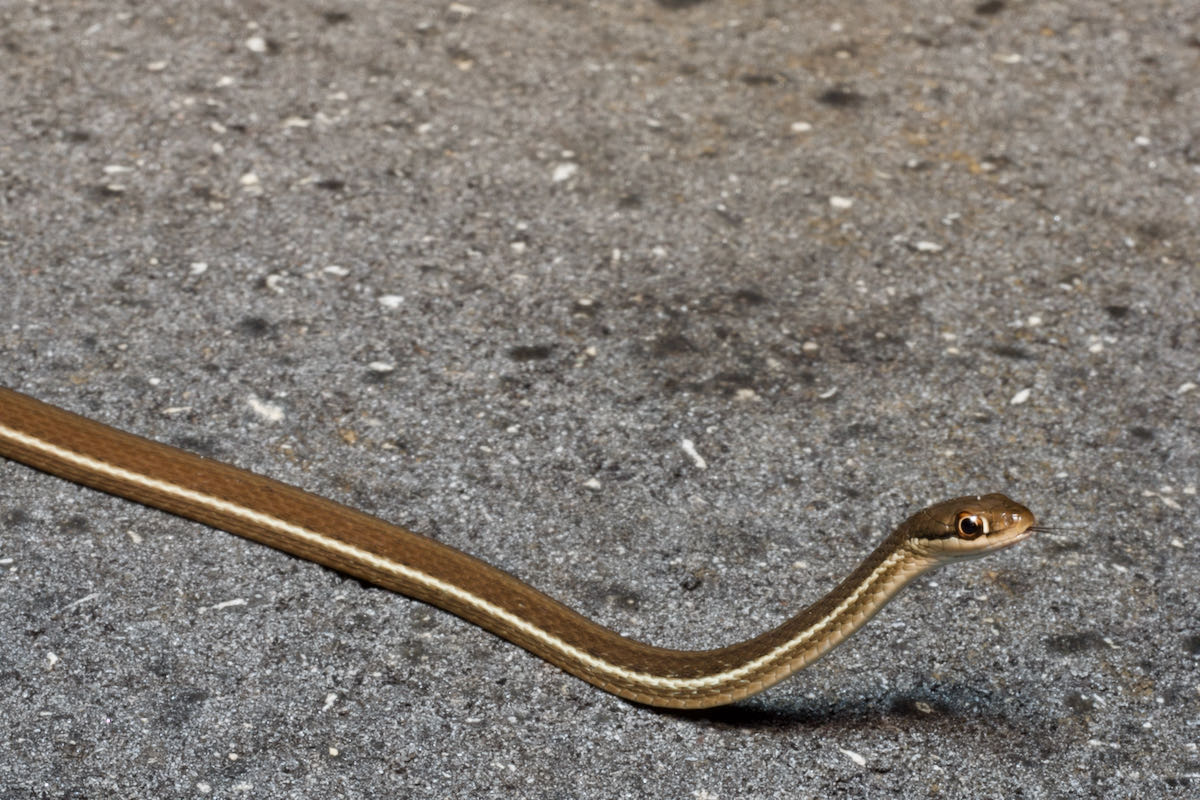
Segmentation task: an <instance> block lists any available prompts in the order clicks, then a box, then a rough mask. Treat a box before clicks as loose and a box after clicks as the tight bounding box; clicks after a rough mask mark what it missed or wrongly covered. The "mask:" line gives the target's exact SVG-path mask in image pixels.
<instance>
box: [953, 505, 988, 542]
mask: <svg viewBox="0 0 1200 800" xmlns="http://www.w3.org/2000/svg"><path fill="white" fill-rule="evenodd" d="M987 532H988V524H987V520H986V519H984V518H983V517H981V516H979V515H978V514H970V513H967V512H965V511H964V512H963V513H961V514H959V515H958V536H959V538H960V539H977V538H979V536H981V535H982V534H985V533H987Z"/></svg>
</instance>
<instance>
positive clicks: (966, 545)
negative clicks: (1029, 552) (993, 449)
mask: <svg viewBox="0 0 1200 800" xmlns="http://www.w3.org/2000/svg"><path fill="white" fill-rule="evenodd" d="M1035 523H1036V520H1035V518H1034V516H1033V512H1032V511H1030V510H1029V509H1028V508H1026V507H1025V506H1023V505H1021V504H1020V503H1017V502H1015V501H1013V500H1010V499H1008V498H1007V497H1005V496H1004V495H1002V494H985V495H981V496H973V497H956V498H954V499H953V500H946V501H945V502H942V503H938V504H937V505H933V506H930V507H929V508H926V509H923V510H921V511H918V512H917V513H916V514H914V515H913V516H912V517H910V518H909V520H908V521H907V522H905V523H904V524H903V525H902V526H900V529H899V530H898V531H897V532H896V533H897V535H899V536H902V537H903V539H904V540H905V544H906V545H907V546H908V547H909V549H911V550H912V551H914V552H916V553H917V554H919V555H922V556H925V557H927V558H932V559H933V560H934V561H936V562H939V563H948V562H951V561H962V560H965V559H968V558H979V557H980V556H984V555H987V554H988V553H994V552H996V551H997V550H1003V549H1004V548H1006V547H1012V546H1013V545H1014V544H1017V543H1018V542H1022V541H1024V540H1025V539H1028V538H1029V536H1030V535H1031V534H1032V533H1033V526H1034V524H1035Z"/></svg>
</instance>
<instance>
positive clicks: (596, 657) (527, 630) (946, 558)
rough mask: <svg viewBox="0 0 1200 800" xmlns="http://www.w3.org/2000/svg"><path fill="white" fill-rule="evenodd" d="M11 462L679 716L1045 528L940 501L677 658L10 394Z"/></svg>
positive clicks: (763, 683) (219, 470) (796, 662)
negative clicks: (364, 589)
mask: <svg viewBox="0 0 1200 800" xmlns="http://www.w3.org/2000/svg"><path fill="white" fill-rule="evenodd" d="M0 456H4V457H6V458H8V459H11V460H13V461H17V462H20V463H23V464H26V465H28V466H30V467H33V468H35V469H38V470H41V471H43V472H46V473H49V474H51V475H55V476H58V477H60V478H64V479H66V480H68V481H73V482H75V483H78V484H82V485H84V486H88V487H91V488H93V489H98V490H100V491H103V492H108V493H110V494H113V495H116V496H118V497H122V498H126V499H128V500H132V501H135V502H137V503H141V504H143V505H146V506H150V507H153V508H157V509H161V510H163V511H167V512H170V513H172V514H176V515H178V516H181V517H185V518H187V519H191V520H195V521H197V522H200V523H203V524H205V525H208V526H211V527H213V528H217V529H220V530H224V531H228V532H229V533H233V534H236V535H239V536H243V537H245V538H247V539H251V540H253V541H256V542H260V543H262V544H265V545H268V546H270V547H273V548H276V549H278V550H282V551H284V552H285V553H289V554H291V555H294V556H298V557H299V558H302V559H307V560H309V561H313V562H316V563H317V564H322V565H324V566H326V567H329V568H331V569H333V570H336V571H338V572H341V573H344V574H346V575H349V576H353V577H354V578H358V579H360V580H363V581H367V582H369V583H372V584H375V585H378V586H382V587H384V588H387V589H390V590H392V591H395V592H399V593H401V594H404V595H407V596H409V597H412V598H415V599H417V600H420V601H423V602H425V603H429V604H431V605H433V606H436V607H438V608H441V609H443V610H445V611H448V612H450V613H452V614H456V615H458V616H459V617H461V618H463V619H465V620H468V621H470V622H472V623H474V624H476V625H478V626H480V627H482V628H484V629H486V630H488V631H490V632H492V633H494V634H496V635H497V636H499V637H501V638H503V639H506V640H508V641H509V642H512V643H513V644H515V645H518V646H520V647H523V648H525V649H526V650H528V651H530V652H531V653H534V654H535V655H537V656H540V657H541V658H543V659H545V660H546V661H548V662H550V663H551V664H553V665H555V666H557V667H560V668H561V669H563V670H565V671H566V672H568V673H571V674H572V675H575V676H577V677H579V678H581V679H583V680H584V681H587V682H588V683H590V684H592V685H594V686H596V687H598V688H600V689H602V690H604V691H606V692H610V693H612V694H614V695H617V696H618V697H622V698H625V699H627V700H631V701H633V702H635V703H640V704H643V705H648V706H658V707H664V708H676V709H696V708H709V707H713V706H719V705H723V704H727V703H732V702H735V701H738V700H742V699H744V698H747V697H750V696H752V695H755V694H757V693H759V692H761V691H763V690H764V689H767V688H768V687H770V686H773V685H774V684H776V683H778V682H779V681H781V680H783V679H784V678H787V677H788V676H790V675H792V674H793V673H795V672H797V671H799V670H802V669H804V668H805V667H807V666H808V665H809V664H811V663H813V662H814V661H816V660H817V659H819V658H821V657H822V656H824V655H825V654H827V653H828V652H829V651H831V650H833V649H834V648H835V647H837V646H838V645H840V644H841V643H842V642H844V641H845V640H846V639H847V638H848V637H850V636H851V635H852V634H853V633H854V632H855V631H857V630H858V629H859V628H861V627H862V626H863V625H864V624H865V623H866V622H867V621H868V620H870V619H871V617H873V616H874V615H875V614H876V612H878V611H879V610H880V609H881V608H883V606H884V605H886V604H887V603H888V602H889V601H890V600H891V599H892V598H894V597H895V596H896V594H897V593H898V592H899V591H900V590H901V589H903V588H904V586H905V585H907V584H908V583H909V582H911V581H912V580H913V579H914V578H915V577H917V576H918V575H921V574H922V573H925V572H927V571H929V570H931V569H933V568H935V567H940V566H943V565H945V564H949V563H952V562H957V561H963V560H966V559H971V558H977V557H980V556H983V555H986V554H988V553H992V552H996V551H999V550H1003V549H1005V548H1008V547H1011V546H1012V545H1015V544H1017V543H1018V542H1021V541H1023V540H1025V539H1027V538H1029V536H1030V535H1031V534H1032V533H1033V532H1034V531H1035V529H1036V520H1035V518H1034V515H1033V513H1032V512H1031V511H1030V510H1029V509H1027V508H1026V507H1024V506H1022V505H1021V504H1019V503H1017V502H1014V501H1013V500H1010V499H1009V498H1008V497H1006V496H1004V495H1003V494H995V493H993V494H984V495H975V496H967V497H958V498H955V499H952V500H946V501H943V502H940V503H936V504H934V505H931V506H929V507H927V508H924V509H921V510H919V511H917V512H916V513H914V514H913V515H912V516H910V517H909V518H908V519H907V520H905V521H904V522H903V523H901V524H900V525H899V526H898V527H897V528H896V529H895V530H894V531H893V532H892V533H891V534H890V535H888V536H887V537H886V538H885V539H884V540H883V542H882V543H881V544H879V545H878V547H876V548H875V549H874V550H873V551H872V552H871V553H870V554H869V555H867V556H866V558H864V559H863V560H862V562H861V563H859V565H858V566H857V567H856V568H855V569H854V570H852V571H851V572H850V574H849V575H848V576H847V577H846V578H845V579H844V580H842V581H841V582H840V583H839V584H838V585H837V586H836V587H834V588H833V589H832V590H830V591H829V592H828V593H827V594H825V595H824V596H823V597H821V598H820V599H818V600H817V601H816V602H814V603H812V604H811V605H809V606H808V607H806V608H804V609H803V610H801V611H799V612H798V613H797V614H795V615H794V616H792V617H791V618H790V619H788V620H787V621H785V622H783V623H781V624H779V625H777V626H776V627H774V628H772V629H770V630H768V631H766V632H764V633H762V634H760V635H758V636H755V637H753V638H750V639H747V640H746V641H742V642H738V643H736V644H731V645H728V646H725V647H720V648H717V649H709V650H675V649H667V648H663V647H656V646H653V645H650V644H645V643H643V642H640V641H637V640H635V639H631V638H628V637H625V636H622V635H621V634H619V633H617V632H615V631H613V630H610V629H609V628H606V627H604V626H602V625H600V624H598V623H596V622H593V621H592V620H590V619H588V618H587V617H585V616H583V615H581V614H579V613H577V612H575V611H573V610H571V609H570V608H568V607H567V606H565V605H563V604H562V603H559V602H558V601H556V600H554V599H552V598H551V597H549V596H548V595H546V594H543V593H542V592H540V591H538V590H537V589H534V588H533V587H532V586H530V585H529V584H527V583H525V582H524V581H521V580H519V579H518V578H516V577H514V576H513V575H511V574H509V573H507V572H505V571H503V570H501V569H499V568H497V567H495V566H492V565H490V564H488V563H486V562H484V561H481V560H479V559H477V558H475V557H473V556H470V555H468V554H466V553H464V552H462V551H460V550H457V549H455V548H453V547H450V546H448V545H446V544H442V543H440V542H438V541H436V540H434V539H431V538H429V537H427V536H424V535H421V534H419V533H414V532H412V531H409V530H406V529H405V528H402V527H400V526H398V525H393V524H391V523H389V522H386V521H384V520H382V519H379V518H378V517H375V516H372V515H369V514H366V513H363V512H361V511H357V510H354V509H352V508H349V507H348V506H345V505H342V504H339V503H337V502H334V501H332V500H329V499H327V498H324V497H320V496H318V495H315V494H311V493H309V492H306V491H304V490H302V489H299V488H297V487H295V486H291V485H288V484H285V483H282V482H280V481H276V480H272V479H271V478H267V477H264V476H262V475H258V474H256V473H253V472H250V471H247V470H244V469H240V468H238V467H235V466H232V465H229V464H226V463H223V462H220V461H216V460H213V459H209V458H205V457H203V456H200V455H196V454H194V453H190V452H187V451H185V450H181V449H178V448H175V447H172V446H170V445H167V444H163V443H160V442H156V441H153V440H150V439H146V438H143V437H140V436H136V435H134V434H131V433H127V432H125V431H121V430H118V429H116V428H113V427H110V426H108V425H105V424H103V423H101V422H98V421H95V420H92V419H89V418H87V417H84V416H80V415H77V414H75V413H72V412H70V411H66V410H64V409H61V408H58V407H56V406H52V405H49V404H47V403H43V402H41V401H40V400H36V399H34V398H32V397H29V396H27V395H25V394H22V393H19V392H16V391H13V390H11V389H6V388H3V387H0Z"/></svg>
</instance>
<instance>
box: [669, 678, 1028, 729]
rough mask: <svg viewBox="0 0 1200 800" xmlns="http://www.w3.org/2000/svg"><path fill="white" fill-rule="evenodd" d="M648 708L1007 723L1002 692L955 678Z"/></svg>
mask: <svg viewBox="0 0 1200 800" xmlns="http://www.w3.org/2000/svg"><path fill="white" fill-rule="evenodd" d="M648 710H649V711H650V712H651V713H654V714H658V715H662V716H668V717H675V718H677V719H690V720H696V721H701V722H707V723H710V724H713V725H717V726H721V727H729V728H736V729H739V730H770V729H795V728H839V727H842V728H862V727H876V726H879V725H885V724H886V725H891V726H896V725H898V726H901V727H907V728H923V727H928V728H936V727H941V726H943V725H955V724H959V723H961V722H962V721H965V720H974V721H976V722H981V721H989V722H992V723H1000V724H1002V725H1006V724H1009V723H1008V720H1009V715H1008V714H1007V713H1006V709H1005V708H1004V697H1003V695H1000V694H998V693H996V692H994V691H991V690H988V689H982V688H979V687H978V686H974V685H971V684H969V683H959V682H928V683H917V684H913V685H911V686H908V687H901V688H896V689H893V690H891V691H888V692H886V693H884V694H881V695H879V696H876V697H843V698H838V697H828V698H820V697H818V698H810V697H795V698H791V699H780V700H767V699H761V698H755V699H751V700H743V701H740V702H738V703H734V704H732V705H728V706H718V707H717V708H703V709H694V710H686V709H669V708H651V709H648Z"/></svg>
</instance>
